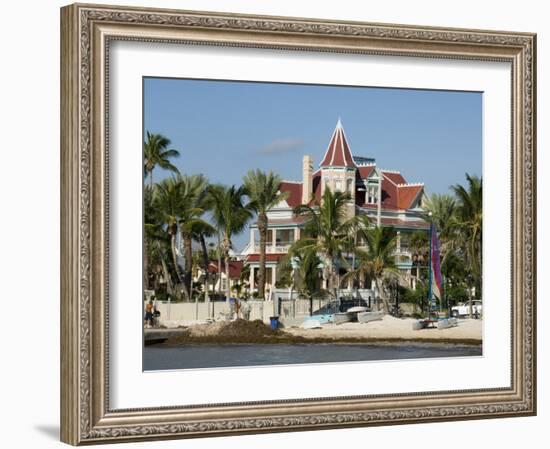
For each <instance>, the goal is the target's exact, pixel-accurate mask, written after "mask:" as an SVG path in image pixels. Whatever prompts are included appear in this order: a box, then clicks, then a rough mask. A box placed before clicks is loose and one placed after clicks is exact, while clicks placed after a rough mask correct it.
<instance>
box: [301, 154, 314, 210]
mask: <svg viewBox="0 0 550 449" xmlns="http://www.w3.org/2000/svg"><path fill="white" fill-rule="evenodd" d="M312 193H313V159H312V158H311V156H309V155H308V154H306V155H305V156H304V159H303V162H302V204H307V203H309V202H310V201H311V195H312Z"/></svg>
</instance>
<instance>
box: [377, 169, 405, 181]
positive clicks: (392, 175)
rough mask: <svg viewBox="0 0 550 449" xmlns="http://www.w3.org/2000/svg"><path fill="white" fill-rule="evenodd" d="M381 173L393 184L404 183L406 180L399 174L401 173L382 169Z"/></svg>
mask: <svg viewBox="0 0 550 449" xmlns="http://www.w3.org/2000/svg"><path fill="white" fill-rule="evenodd" d="M382 175H383V176H384V177H385V178H387V179H389V180H390V181H392V182H393V183H394V184H406V183H407V181H405V178H403V176H402V175H401V173H398V172H388V171H384V170H382Z"/></svg>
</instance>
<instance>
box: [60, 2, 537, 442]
mask: <svg viewBox="0 0 550 449" xmlns="http://www.w3.org/2000/svg"><path fill="white" fill-rule="evenodd" d="M61 37H62V39H61V439H62V441H64V442H66V443H69V444H73V445H80V444H90V443H107V442H123V441H139V440H158V439H167V438H193V437H200V436H216V435H234V434H247V433H261V432H280V431H286V432H288V431H301V430H314V429H327V428H343V427H355V426H373V425H394V424H405V423H414V422H437V421H446V420H465V419H481V418H494V417H506V416H508V417H509V416H530V415H534V414H535V413H536V157H535V154H536V153H535V152H536V129H535V123H536V120H535V111H536V36H535V35H534V34H529V33H516V32H501V31H482V30H467V29H447V28H433V27H420V26H404V25H387V24H373V23H359V22H337V21H329V20H312V19H301V18H287V17H260V16H247V15H241V14H221V13H211V12H190V11H174V10H159V9H143V8H130V7H115V6H104V5H103V6H99V5H84V4H75V5H71V6H66V7H64V8H62V9H61ZM115 40H132V41H144V42H158V43H201V44H206V45H215V46H221V47H224V46H231V47H254V48H266V49H287V50H300V51H323V52H341V53H356V54H377V55H399V56H412V57H418V58H448V59H463V60H479V61H506V62H509V63H510V64H511V66H512V76H511V77H512V85H511V86H510V88H511V98H512V117H511V136H512V138H511V148H512V174H511V178H512V188H511V190H512V210H511V211H510V213H511V218H512V236H511V243H512V310H511V319H512V320H511V321H512V332H511V335H512V342H511V350H512V355H511V359H512V367H511V387H510V388H495V389H484V390H462V391H444V392H425V393H422V392H419V393H413V394H409V393H403V394H393V395H369V396H354V397H322V398H303V399H293V400H280V401H262V402H251V403H230V404H222V403H220V404H215V405H207V406H200V405H196V406H195V405H194V406H188V407H162V408H155V409H150V408H147V409H139V410H116V409H111V407H110V406H109V395H110V390H109V361H108V360H109V359H108V353H109V352H108V351H109V342H108V340H109V339H108V333H109V313H108V306H109V297H108V287H109V278H108V260H109V244H108V242H109V239H108V221H107V220H108V213H107V212H108V200H109V198H108V181H109V179H108V173H109V170H108V136H109V127H108V94H109V93H108V89H107V84H108V83H107V79H108V69H109V66H108V54H109V48H110V44H111V43H112V42H113V41H115Z"/></svg>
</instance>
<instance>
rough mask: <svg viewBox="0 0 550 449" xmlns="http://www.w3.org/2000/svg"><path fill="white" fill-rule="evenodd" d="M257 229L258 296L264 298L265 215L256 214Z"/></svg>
mask: <svg viewBox="0 0 550 449" xmlns="http://www.w3.org/2000/svg"><path fill="white" fill-rule="evenodd" d="M258 231H259V233H260V270H259V273H258V297H260V298H261V299H264V300H265V251H266V243H267V242H266V239H267V216H266V214H265V213H261V214H260V215H259V216H258Z"/></svg>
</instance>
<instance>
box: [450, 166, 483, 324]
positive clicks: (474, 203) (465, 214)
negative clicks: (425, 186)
mask: <svg viewBox="0 0 550 449" xmlns="http://www.w3.org/2000/svg"><path fill="white" fill-rule="evenodd" d="M466 180H467V181H468V186H467V188H465V187H463V186H462V185H460V184H456V185H454V186H452V187H451V189H452V190H453V192H454V193H455V195H456V197H457V200H458V207H457V214H456V215H457V226H458V230H459V238H460V239H459V242H460V244H461V246H462V251H463V254H464V256H465V259H466V261H467V264H468V268H469V270H468V271H469V272H470V278H471V285H470V289H469V292H470V316H471V314H472V296H471V290H472V289H471V287H475V289H476V294H479V293H478V292H480V291H481V285H482V270H481V257H482V254H481V253H482V251H481V250H482V247H481V244H482V227H483V204H482V203H483V190H482V185H483V182H482V179H481V178H479V177H477V176H470V175H469V174H468V173H466Z"/></svg>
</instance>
